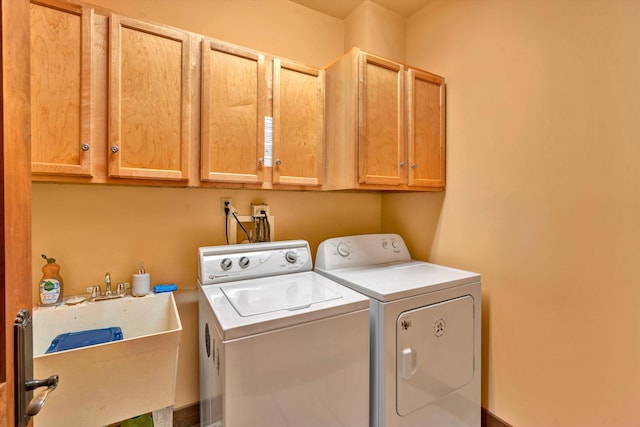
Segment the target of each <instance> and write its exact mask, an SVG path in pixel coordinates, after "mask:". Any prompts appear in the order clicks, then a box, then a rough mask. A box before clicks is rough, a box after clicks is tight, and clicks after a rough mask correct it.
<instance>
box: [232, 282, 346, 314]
mask: <svg viewBox="0 0 640 427" xmlns="http://www.w3.org/2000/svg"><path fill="white" fill-rule="evenodd" d="M220 289H222V292H223V293H224V295H225V296H226V297H227V299H228V300H229V302H230V303H231V305H233V308H235V309H236V311H237V312H238V314H239V315H240V316H243V317H247V316H255V315H258V314H265V313H272V312H274V311H279V310H289V311H294V310H300V309H303V308H309V307H310V306H311V305H312V304H316V303H319V302H325V301H330V300H335V299H339V298H342V295H340V294H338V293H337V292H336V291H334V290H332V289H329V288H328V287H327V286H326V282H320V281H317V280H315V281H314V280H313V278H312V277H311V276H294V275H282V276H279V277H270V278H265V279H262V280H259V281H255V280H254V281H249V282H247V283H239V284H233V285H226V286H221V287H220Z"/></svg>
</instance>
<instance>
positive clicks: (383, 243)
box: [382, 240, 389, 249]
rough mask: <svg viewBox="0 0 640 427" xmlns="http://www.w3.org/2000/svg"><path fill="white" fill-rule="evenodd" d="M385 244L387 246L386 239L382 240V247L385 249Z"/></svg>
mask: <svg viewBox="0 0 640 427" xmlns="http://www.w3.org/2000/svg"><path fill="white" fill-rule="evenodd" d="M387 246H389V242H387V241H386V240H383V241H382V249H387Z"/></svg>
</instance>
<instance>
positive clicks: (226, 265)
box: [220, 258, 233, 271]
mask: <svg viewBox="0 0 640 427" xmlns="http://www.w3.org/2000/svg"><path fill="white" fill-rule="evenodd" d="M232 265H233V261H231V259H229V258H224V259H223V260H222V261H220V268H222V269H223V270H224V271H227V270H229V269H230V268H231V266H232Z"/></svg>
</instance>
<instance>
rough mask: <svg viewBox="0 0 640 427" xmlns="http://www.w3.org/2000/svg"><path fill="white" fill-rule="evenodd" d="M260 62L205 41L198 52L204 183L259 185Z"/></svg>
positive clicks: (253, 54)
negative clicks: (200, 69)
mask: <svg viewBox="0 0 640 427" xmlns="http://www.w3.org/2000/svg"><path fill="white" fill-rule="evenodd" d="M265 110H266V75H265V57H264V55H262V54H259V53H256V52H252V51H249V50H244V49H240V48H236V47H233V46H231V45H225V44H222V43H217V42H213V41H208V40H205V41H204V42H203V49H202V141H201V176H200V178H201V179H202V180H203V181H218V182H239V183H261V182H262V181H263V174H264V171H263V169H264V166H263V164H262V163H261V160H262V158H263V157H264V156H263V153H264V146H263V141H264V116H265V112H266V111H265Z"/></svg>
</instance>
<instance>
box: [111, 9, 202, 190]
mask: <svg viewBox="0 0 640 427" xmlns="http://www.w3.org/2000/svg"><path fill="white" fill-rule="evenodd" d="M109 41H110V43H109V49H110V68H109V91H110V93H109V101H110V104H109V105H110V110H109V137H110V140H109V151H110V152H109V176H110V177H119V178H137V179H160V180H187V179H188V178H189V160H190V158H189V157H190V155H189V150H190V143H191V141H190V139H191V134H190V130H191V71H190V66H191V60H192V55H193V52H192V49H193V47H192V42H191V35H190V33H188V32H186V31H181V30H178V29H173V28H168V27H165V26H161V25H154V24H149V23H146V22H142V21H139V20H136V19H132V18H127V17H124V16H120V15H116V14H111V16H110V39H109Z"/></svg>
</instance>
